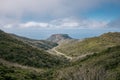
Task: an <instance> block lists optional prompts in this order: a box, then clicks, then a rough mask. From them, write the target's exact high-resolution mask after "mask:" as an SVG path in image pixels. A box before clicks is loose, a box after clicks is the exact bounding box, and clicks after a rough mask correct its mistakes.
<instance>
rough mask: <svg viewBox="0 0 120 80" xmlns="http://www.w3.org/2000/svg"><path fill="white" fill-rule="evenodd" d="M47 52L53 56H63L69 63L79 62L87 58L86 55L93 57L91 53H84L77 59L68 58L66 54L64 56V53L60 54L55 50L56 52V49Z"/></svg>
mask: <svg viewBox="0 0 120 80" xmlns="http://www.w3.org/2000/svg"><path fill="white" fill-rule="evenodd" d="M48 52H49V53H50V54H53V55H58V56H64V57H66V58H67V59H69V60H70V61H77V60H79V59H82V58H85V57H86V56H88V55H93V53H86V54H82V55H80V56H78V57H71V56H68V55H66V54H64V53H61V52H59V51H57V50H56V47H54V48H53V49H50V50H48Z"/></svg>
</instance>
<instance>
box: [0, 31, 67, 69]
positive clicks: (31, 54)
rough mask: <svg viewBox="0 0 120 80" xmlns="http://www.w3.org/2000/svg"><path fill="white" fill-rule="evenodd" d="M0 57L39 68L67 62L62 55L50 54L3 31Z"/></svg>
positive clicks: (0, 33) (0, 32) (0, 40)
mask: <svg viewBox="0 0 120 80" xmlns="http://www.w3.org/2000/svg"><path fill="white" fill-rule="evenodd" d="M0 58H2V59H5V60H8V61H10V62H14V63H19V64H22V65H27V66H33V67H41V68H50V67H56V66H59V65H62V64H65V63H67V62H68V60H66V58H64V57H59V56H55V55H51V54H49V53H47V52H46V51H44V50H42V49H38V48H35V47H33V46H30V45H28V44H25V43H23V42H22V41H20V40H18V39H15V38H13V37H11V35H9V34H7V33H5V32H3V31H0Z"/></svg>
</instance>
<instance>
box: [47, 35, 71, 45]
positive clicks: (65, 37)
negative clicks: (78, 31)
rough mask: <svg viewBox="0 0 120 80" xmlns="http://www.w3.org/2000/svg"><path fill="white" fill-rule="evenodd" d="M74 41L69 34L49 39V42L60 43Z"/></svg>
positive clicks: (52, 36) (53, 36)
mask: <svg viewBox="0 0 120 80" xmlns="http://www.w3.org/2000/svg"><path fill="white" fill-rule="evenodd" d="M67 39H72V38H71V37H70V36H69V35H68V34H53V35H51V36H50V37H49V38H47V41H51V42H55V43H58V42H60V41H62V40H67Z"/></svg>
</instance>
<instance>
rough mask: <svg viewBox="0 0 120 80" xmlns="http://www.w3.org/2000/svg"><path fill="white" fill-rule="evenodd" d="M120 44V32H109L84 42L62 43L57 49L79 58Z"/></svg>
mask: <svg viewBox="0 0 120 80" xmlns="http://www.w3.org/2000/svg"><path fill="white" fill-rule="evenodd" d="M119 44H120V32H109V33H105V34H103V35H101V36H99V37H93V38H86V39H84V40H82V41H76V42H73V43H72V42H71V43H62V44H61V45H59V46H58V47H57V50H58V51H59V52H62V53H65V54H67V55H69V56H79V55H81V54H87V53H94V52H99V51H102V50H104V49H107V48H108V47H112V46H116V45H119Z"/></svg>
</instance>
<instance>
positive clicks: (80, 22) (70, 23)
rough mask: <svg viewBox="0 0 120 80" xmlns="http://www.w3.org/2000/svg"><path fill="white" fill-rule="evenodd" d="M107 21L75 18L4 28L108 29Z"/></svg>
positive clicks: (32, 22)
mask: <svg viewBox="0 0 120 80" xmlns="http://www.w3.org/2000/svg"><path fill="white" fill-rule="evenodd" d="M107 24H108V22H107V21H96V20H90V19H75V18H64V19H56V20H52V21H50V22H48V23H46V22H34V21H30V22H26V23H18V24H8V25H5V26H4V28H22V29H24V28H28V29H29V28H60V29H65V28H68V29H69V28H87V29H88V28H89V29H94V28H105V27H107Z"/></svg>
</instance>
